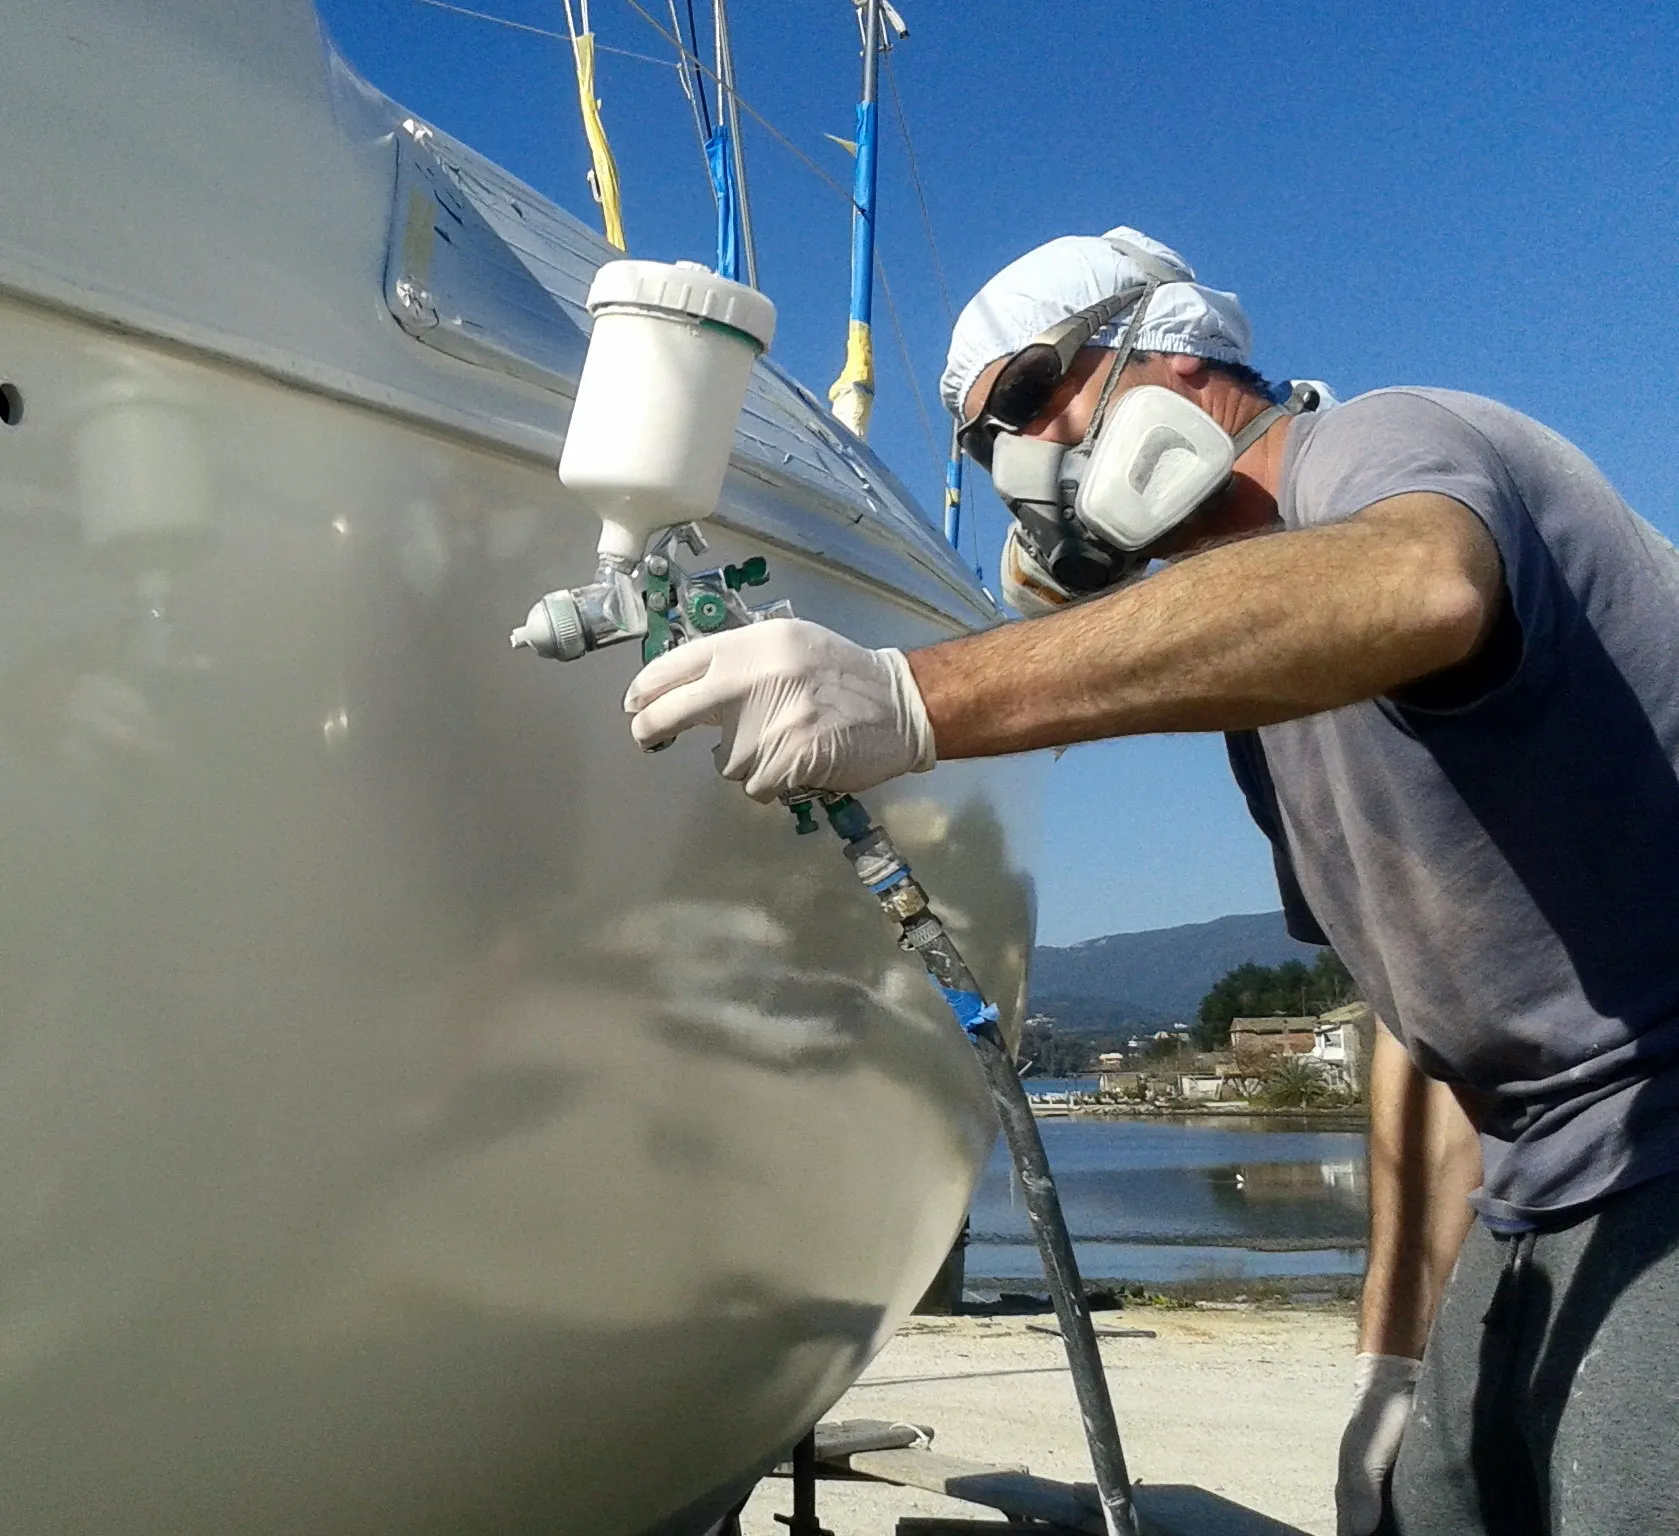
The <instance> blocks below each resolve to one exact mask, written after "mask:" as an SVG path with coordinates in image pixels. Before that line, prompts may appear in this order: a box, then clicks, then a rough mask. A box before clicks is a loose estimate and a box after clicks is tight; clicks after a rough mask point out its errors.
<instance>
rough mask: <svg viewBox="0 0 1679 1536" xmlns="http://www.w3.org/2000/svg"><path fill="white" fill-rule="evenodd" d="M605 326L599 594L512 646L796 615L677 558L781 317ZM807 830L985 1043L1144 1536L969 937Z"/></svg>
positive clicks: (1119, 1516) (1114, 1526) (673, 295)
mask: <svg viewBox="0 0 1679 1536" xmlns="http://www.w3.org/2000/svg"><path fill="white" fill-rule="evenodd" d="M588 308H589V312H590V313H591V314H592V315H593V316H594V317H595V325H594V331H593V333H592V334H591V336H590V340H589V350H588V353H587V355H586V357H585V358H584V362H583V371H582V374H581V376H580V377H579V379H578V385H577V403H576V406H575V408H574V410H573V412H572V418H571V424H570V427H569V428H568V430H567V433H566V442H565V450H564V452H563V453H562V455H561V457H560V479H561V481H562V482H563V483H564V484H565V486H566V487H567V488H568V489H569V490H571V491H573V492H575V493H576V494H578V495H579V496H581V497H582V498H583V499H584V500H585V501H586V502H588V503H589V504H590V505H591V506H592V507H593V508H594V509H595V511H597V512H598V513H599V514H600V518H601V536H600V544H599V550H598V553H599V557H600V566H599V569H598V571H597V572H596V575H595V580H594V581H593V582H591V583H589V584H588V585H587V586H581V587H567V588H562V589H560V590H558V591H555V592H550V593H548V594H547V595H546V596H545V597H543V598H542V600H541V601H540V602H538V603H537V604H536V605H535V606H534V607H533V608H532V609H531V611H530V613H529V615H528V616H527V617H526V619H525V622H524V623H523V624H521V625H520V626H519V627H518V628H517V629H515V630H514V631H513V634H512V637H511V639H512V644H513V646H514V648H515V649H520V648H528V649H530V650H532V651H535V652H536V653H537V655H539V656H545V657H549V658H552V659H555V660H560V661H576V660H577V659H578V658H579V657H582V656H585V655H587V654H588V653H589V652H590V651H595V650H600V649H603V648H605V647H607V646H612V645H617V644H621V643H622V642H625V641H628V640H640V642H641V655H642V660H643V661H644V662H647V661H651V660H653V659H654V657H656V656H660V655H663V654H664V653H665V652H666V651H668V650H670V649H671V648H672V647H674V646H676V645H679V644H681V643H682V642H683V641H684V640H688V639H692V638H693V637H695V636H697V635H707V634H715V633H716V632H718V631H719V630H724V629H732V628H737V627H739V626H741V625H745V624H755V623H760V622H762V621H764V620H766V619H774V618H784V617H791V615H792V606H791V605H790V604H789V603H786V602H772V603H769V604H765V605H761V606H758V607H753V606H750V605H749V604H748V603H747V602H746V600H745V598H744V597H743V595H742V594H743V592H745V591H747V590H750V589H753V588H756V587H760V586H762V585H764V583H765V582H766V581H767V580H768V579H769V567H768V564H767V562H766V561H765V560H764V559H763V557H761V556H755V557H753V558H752V559H749V560H746V561H743V562H742V563H741V564H740V565H727V566H722V567H720V568H718V569H715V570H701V571H688V570H686V569H684V568H683V567H682V566H681V565H679V564H678V562H677V560H676V558H675V556H676V551H677V549H678V547H679V546H680V547H682V548H685V549H687V550H688V551H689V552H690V553H691V554H693V555H696V556H698V555H701V554H703V553H704V551H705V547H706V545H705V538H704V536H703V535H702V534H701V532H700V530H699V528H698V526H697V525H698V523H699V522H700V521H701V520H702V519H704V518H705V517H707V516H709V515H710V513H711V512H712V510H713V509H714V508H715V507H716V505H717V501H718V498H719V497H720V496H721V494H722V490H723V476H724V473H725V471H726V470H727V468H728V459H729V449H730V446H731V444H732V443H733V440H734V430H735V425H736V422H737V421H738V419H739V416H740V412H741V408H742V406H743V405H744V403H745V398H746V385H747V380H748V378H749V376H750V374H751V369H752V364H753V361H754V360H755V359H756V357H757V356H758V354H759V353H761V352H762V351H764V350H765V349H766V348H767V347H768V346H769V343H770V339H771V337H772V335H773V334H774V330H775V307H774V305H772V304H771V303H770V301H769V300H768V299H766V298H765V297H764V296H763V295H762V294H760V293H758V292H757V291H756V290H754V289H751V288H745V287H742V286H741V285H740V284H738V283H732V282H730V281H728V280H727V279H726V278H722V277H719V276H717V275H716V274H715V273H713V272H710V271H708V270H707V269H706V268H704V267H699V266H695V265H693V264H691V263H686V262H678V263H676V264H675V265H674V266H667V265H665V264H664V263H661V262H651V261H615V262H609V263H608V264H607V265H605V266H603V267H602V268H601V269H600V271H599V272H598V273H597V274H596V277H595V281H594V284H593V286H592V287H591V288H590V290H589V298H588ZM782 798H783V800H784V802H785V803H786V805H787V806H788V808H789V809H790V810H791V811H792V813H793V815H794V817H795V819H796V822H797V830H798V831H799V832H801V833H812V832H817V831H819V830H820V824H819V823H818V821H817V814H818V812H820V813H821V814H822V816H823V818H824V819H825V820H826V821H827V823H828V825H829V826H830V827H831V828H832V829H833V830H834V832H835V833H837V834H838V836H839V837H840V839H841V841H842V843H843V844H844V848H845V855H846V858H847V859H848V860H849V861H850V863H851V866H852V868H853V870H854V871H855V872H856V874H857V877H858V879H859V880H861V881H862V882H863V884H864V885H865V886H866V887H867V888H868V889H869V890H870V891H871V892H872V893H873V894H874V896H875V897H876V898H877V900H878V901H879V902H880V905H881V907H882V909H883V910H884V911H885V913H886V915H887V916H888V917H889V918H890V919H891V920H892V921H893V922H894V923H895V924H896V925H897V928H898V942H899V944H900V946H901V947H902V948H903V949H905V950H907V951H909V952H910V953H913V954H916V955H918V956H919V957H920V958H921V961H922V963H923V964H924V965H925V966H926V968H927V973H928V975H929V976H930V977H931V978H932V980H933V982H934V984H935V985H936V986H937V987H938V989H939V991H940V993H941V994H942V995H943V996H944V999H945V1002H946V1003H947V1004H948V1005H949V1006H950V1010H951V1012H952V1013H953V1014H954V1015H955V1017H956V1021H957V1023H958V1024H960V1025H961V1027H962V1029H963V1031H964V1032H965V1033H966V1035H967V1036H968V1039H969V1040H970V1041H971V1042H972V1043H973V1046H974V1049H975V1053H976V1055H977V1056H978V1058H979V1061H980V1064H981V1066H982V1067H983V1069H984V1071H985V1075H986V1079H987V1082H988V1083H989V1085H990V1088H991V1094H992V1098H993V1100H994V1102H995V1104H996V1106H997V1111H998V1115H999V1117H1000V1119H1001V1121H1002V1125H1003V1134H1004V1137H1005V1139H1006V1140H1007V1142H1008V1146H1009V1152H1010V1154H1011V1156H1012V1158H1013V1160H1014V1166H1015V1171H1016V1173H1017V1175H1018V1176H1019V1178H1020V1182H1021V1187H1022V1189H1023V1191H1024V1193H1025V1198H1026V1209H1027V1214H1028V1215H1029V1217H1030V1218H1031V1223H1032V1230H1033V1234H1034V1236H1035V1237H1036V1238H1037V1241H1038V1248H1039V1252H1040V1254H1041V1256H1042V1258H1043V1263H1044V1273H1045V1276H1046V1278H1047V1279H1048V1281H1049V1290H1050V1297H1051V1300H1052V1301H1053V1303H1054V1306H1055V1312H1056V1316H1057V1319H1058V1320H1059V1322H1060V1325H1061V1335H1062V1338H1063V1340H1064V1341H1065V1343H1066V1348H1067V1359H1068V1363H1069V1365H1070V1367H1071V1371H1072V1376H1073V1385H1074V1388H1075V1391H1076V1393H1077V1396H1078V1402H1079V1409H1080V1413H1081V1416H1082V1417H1083V1420H1084V1427H1085V1439H1086V1441H1087V1443H1088V1445H1089V1447H1090V1456H1091V1462H1092V1466H1093V1469H1094V1471H1095V1474H1096V1490H1097V1498H1098V1501H1099V1503H1100V1506H1101V1511H1100V1512H1101V1518H1102V1524H1103V1528H1104V1530H1105V1531H1106V1533H1107V1536H1137V1518H1136V1513H1135V1510H1134V1509H1133V1507H1132V1502H1131V1485H1130V1480H1129V1478H1128V1476H1127V1474H1126V1469H1125V1457H1124V1453H1123V1452H1122V1450H1121V1449H1120V1443H1119V1430H1118V1427H1117V1425H1116V1423H1115V1420H1114V1412H1113V1404H1112V1401H1111V1400H1110V1398H1109V1396H1108V1388H1107V1381H1106V1379H1105V1377H1104V1376H1103V1374H1102V1361H1101V1355H1100V1352H1099V1350H1098V1347H1097V1344H1096V1333H1095V1329H1094V1327H1093V1325H1092V1323H1091V1319H1090V1308H1089V1304H1088V1303H1087V1302H1086V1300H1085V1295H1084V1285H1083V1281H1082V1280H1081V1279H1080V1277H1079V1272H1078V1263H1077V1260H1076V1259H1075V1257H1074V1253H1073V1243H1072V1238H1071V1237H1070V1235H1069V1234H1068V1231H1067V1223H1066V1219H1065V1217H1064V1216H1063V1214H1062V1211H1061V1201H1060V1197H1059V1195H1058V1194H1057V1193H1056V1188H1055V1179H1054V1176H1053V1174H1052V1173H1051V1171H1050V1166H1049V1159H1048V1157H1047V1155H1046V1154H1045V1152H1044V1144H1043V1138H1042V1137H1041V1136H1040V1135H1039V1134H1038V1128H1037V1122H1036V1121H1035V1120H1034V1119H1033V1116H1032V1109H1031V1105H1030V1104H1029V1103H1028V1102H1027V1099H1026V1093H1025V1090H1024V1089H1023V1088H1022V1087H1021V1085H1020V1078H1019V1075H1018V1074H1017V1073H1016V1071H1015V1067H1014V1058H1013V1056H1012V1054H1011V1053H1010V1051H1009V1047H1008V1042H1007V1041H1006V1040H1005V1039H1004V1038H1003V1033H1002V1029H1001V1026H1000V1024H999V1020H998V1012H997V1009H996V1007H995V1005H993V1004H991V1003H988V1002H987V1001H986V999H985V995H984V992H983V990H982V989H981V987H980V985H979V983H978V981H976V980H975V978H974V975H973V972H972V971H971V970H970V969H969V968H968V965H967V962H966V961H965V960H963V958H962V955H961V952H960V951H959V950H958V948H957V946H956V943H955V940H954V939H953V938H952V937H951V935H950V932H949V930H948V929H946V927H945V926H944V923H943V922H942V920H941V919H940V918H939V916H938V914H937V913H936V912H935V911H934V910H933V907H932V903H931V902H930V901H929V900H928V897H927V893H926V891H925V890H924V889H923V888H922V886H921V884H920V882H919V881H917V880H916V879H915V877H914V875H913V874H912V872H911V870H910V867H909V864H908V861H906V860H905V859H904V857H903V856H902V855H901V854H900V853H899V852H898V850H897V848H896V847H895V846H894V845H893V842H892V839H891V838H890V837H889V836H888V835H887V833H886V832H885V831H883V830H882V829H881V828H880V827H878V826H876V825H875V824H874V822H873V821H872V820H871V818H870V816H869V813H868V812H867V811H866V810H865V809H864V808H863V806H862V805H861V804H860V803H859V802H858V801H857V800H856V799H854V798H853V797H852V796H850V795H836V794H828V793H824V792H819V791H812V792H808V793H795V794H789V795H785V796H783V797H782Z"/></svg>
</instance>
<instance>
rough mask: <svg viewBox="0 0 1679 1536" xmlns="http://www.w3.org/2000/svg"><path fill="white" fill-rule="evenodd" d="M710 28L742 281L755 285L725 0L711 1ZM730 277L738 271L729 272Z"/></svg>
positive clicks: (743, 149) (755, 244)
mask: <svg viewBox="0 0 1679 1536" xmlns="http://www.w3.org/2000/svg"><path fill="white" fill-rule="evenodd" d="M711 30H712V35H713V38H714V39H715V42H716V47H717V121H718V123H719V125H726V128H727V133H728V138H729V143H728V149H729V158H730V161H731V163H732V165H733V168H734V196H735V204H736V217H737V218H738V219H739V221H740V223H739V228H740V248H741V254H742V255H743V256H745V258H746V274H745V275H746V281H747V283H748V284H749V285H750V286H752V287H753V288H756V287H757V286H758V242H757V241H756V240H755V239H754V238H753V234H752V198H751V194H750V191H749V189H748V186H747V181H746V145H745V143H744V142H743V141H742V139H741V136H740V98H739V96H737V95H736V94H735V44H734V38H733V36H732V35H731V33H730V31H729V9H728V3H727V0H712V6H711ZM729 275H730V276H736V275H738V274H736V273H733V272H731V273H730V274H729Z"/></svg>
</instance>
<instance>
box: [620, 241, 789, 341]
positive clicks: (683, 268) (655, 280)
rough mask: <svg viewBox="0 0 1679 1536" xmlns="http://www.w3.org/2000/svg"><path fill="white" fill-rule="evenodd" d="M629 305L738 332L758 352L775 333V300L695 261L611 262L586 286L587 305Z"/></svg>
mask: <svg viewBox="0 0 1679 1536" xmlns="http://www.w3.org/2000/svg"><path fill="white" fill-rule="evenodd" d="M620 304H622V305H630V306H633V307H634V308H636V309H640V310H657V311H660V312H662V313H664V314H669V315H678V316H681V317H682V318H683V319H687V320H709V321H710V322H711V323H712V324H713V325H723V326H727V327H728V328H729V329H730V330H731V331H739V332H740V334H741V335H742V336H743V337H745V338H746V339H747V340H748V341H750V342H751V343H752V344H753V345H754V346H755V347H756V348H757V349H758V350H759V351H760V352H764V351H768V350H769V344H770V340H771V338H772V337H773V336H774V335H775V305H774V304H772V303H771V302H770V301H769V300H768V299H767V298H765V297H764V295H763V294H761V293H759V292H758V290H757V289H756V288H748V287H747V286H746V285H745V284H744V283H736V282H731V281H730V280H729V279H728V278H726V277H719V276H718V274H717V273H715V272H713V271H712V270H711V269H710V268H709V267H702V266H701V265H700V264H699V263H698V262H694V261H678V262H664V261H609V262H607V263H606V265H605V266H603V267H602V268H601V269H600V270H599V271H598V272H596V273H595V280H594V282H593V283H592V284H590V286H589V299H588V309H589V313H590V314H591V315H598V314H600V312H601V311H602V310H604V309H609V308H612V307H614V306H617V305H620Z"/></svg>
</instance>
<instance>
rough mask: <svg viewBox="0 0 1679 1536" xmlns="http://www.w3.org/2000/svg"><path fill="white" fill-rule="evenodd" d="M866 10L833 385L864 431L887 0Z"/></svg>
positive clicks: (843, 411)
mask: <svg viewBox="0 0 1679 1536" xmlns="http://www.w3.org/2000/svg"><path fill="white" fill-rule="evenodd" d="M860 3H861V6H862V11H863V18H862V20H863V97H862V100H861V101H860V102H859V103H858V104H857V167H856V175H855V177H854V179H853V182H852V190H851V321H850V325H849V327H848V328H847V332H846V343H845V367H844V368H843V369H842V370H841V371H840V376H839V377H838V378H837V379H835V380H834V383H833V387H832V388H831V389H830V390H829V391H828V399H829V400H830V401H832V402H833V407H834V415H836V416H837V417H838V418H839V419H840V420H841V421H842V422H844V423H845V425H846V426H848V427H849V428H850V429H851V430H852V431H853V432H855V433H856V434H857V436H858V437H867V436H868V433H869V414H870V412H871V411H872V410H873V409H874V330H873V326H874V214H875V191H876V186H877V183H878V176H877V174H876V171H877V164H878V162H877V160H876V158H875V121H876V117H877V111H876V98H877V95H878V87H879V81H880V45H881V33H880V22H881V5H882V0H860Z"/></svg>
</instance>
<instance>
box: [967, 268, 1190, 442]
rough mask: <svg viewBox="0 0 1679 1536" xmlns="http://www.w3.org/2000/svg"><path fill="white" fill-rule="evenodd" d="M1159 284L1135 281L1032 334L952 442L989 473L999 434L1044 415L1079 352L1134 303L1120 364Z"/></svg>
mask: <svg viewBox="0 0 1679 1536" xmlns="http://www.w3.org/2000/svg"><path fill="white" fill-rule="evenodd" d="M1158 286H1159V283H1158V282H1154V281H1150V282H1146V283H1134V284H1132V285H1131V286H1130V287H1128V288H1123V289H1121V290H1120V291H1119V292H1118V293H1116V294H1114V295H1113V296H1112V297H1111V298H1106V299H1103V300H1101V301H1100V302H1099V303H1096V304H1092V305H1090V306H1088V307H1087V308H1085V309H1081V310H1079V311H1078V312H1077V313H1076V314H1072V315H1069V316H1068V317H1067V318H1066V319H1065V320H1062V321H1060V322H1058V323H1057V324H1055V325H1052V326H1050V327H1049V328H1048V329H1047V330H1043V331H1040V332H1039V333H1038V334H1037V335H1036V336H1034V337H1033V338H1032V339H1031V340H1030V341H1029V342H1027V343H1026V345H1025V346H1024V347H1022V348H1021V349H1020V350H1019V351H1018V352H1016V353H1015V354H1014V355H1013V356H1012V357H1011V358H1010V359H1009V360H1008V361H1007V362H1006V363H1004V364H1003V369H1002V372H1001V373H999V374H998V375H997V377H996V379H995V380H993V381H992V385H991V389H990V391H989V393H987V395H986V397H985V403H984V404H983V405H981V406H980V408H979V411H978V413H977V414H976V415H975V416H973V417H972V418H970V419H969V420H968V421H965V422H963V423H962V425H961V426H960V427H958V428H957V431H956V441H957V442H958V443H959V444H960V445H961V447H962V449H963V451H964V452H965V453H967V455H968V456H969V457H970V458H971V459H972V460H973V461H974V463H976V464H978V465H979V467H980V468H981V469H983V470H984V471H985V472H986V473H987V474H990V472H991V453H992V447H993V445H994V444H995V443H996V441H997V434H998V433H999V432H1023V431H1025V430H1026V428H1027V427H1029V426H1031V424H1032V423H1033V422H1034V421H1036V420H1037V419H1038V418H1039V417H1040V416H1042V415H1043V414H1044V412H1045V411H1046V410H1048V409H1049V404H1050V402H1051V401H1052V400H1053V399H1054V398H1055V392H1056V390H1058V389H1059V388H1060V387H1061V385H1062V383H1063V381H1064V380H1065V379H1066V377H1067V375H1068V373H1069V372H1070V371H1071V370H1072V366H1073V359H1074V358H1076V357H1077V356H1078V354H1079V350H1080V349H1081V348H1083V347H1087V346H1089V345H1090V343H1091V342H1092V341H1094V340H1095V339H1096V337H1098V336H1099V335H1101V333H1102V332H1103V331H1104V330H1106V329H1107V327H1108V326H1109V325H1110V324H1112V322H1113V321H1114V320H1115V319H1116V318H1117V317H1118V316H1119V315H1122V314H1124V312H1125V311H1126V310H1127V309H1129V308H1130V307H1131V306H1132V305H1133V304H1136V305H1137V314H1136V316H1135V317H1134V318H1133V322H1132V325H1131V326H1130V328H1129V329H1128V331H1127V332H1126V337H1125V341H1124V342H1122V343H1121V346H1120V348H1119V350H1120V353H1121V356H1120V357H1119V359H1118V361H1117V363H1116V365H1115V367H1116V369H1118V368H1123V367H1124V366H1125V354H1128V353H1129V352H1130V350H1131V347H1130V342H1131V338H1132V336H1133V335H1134V334H1135V332H1136V329H1137V325H1136V321H1137V320H1138V319H1140V318H1141V316H1142V314H1143V312H1144V311H1145V310H1146V309H1147V308H1148V300H1149V299H1150V297H1152V295H1153V293H1154V290H1155V289H1156V288H1157V287H1158Z"/></svg>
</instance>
